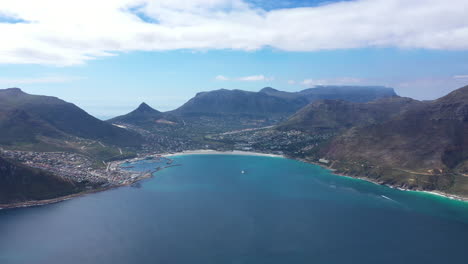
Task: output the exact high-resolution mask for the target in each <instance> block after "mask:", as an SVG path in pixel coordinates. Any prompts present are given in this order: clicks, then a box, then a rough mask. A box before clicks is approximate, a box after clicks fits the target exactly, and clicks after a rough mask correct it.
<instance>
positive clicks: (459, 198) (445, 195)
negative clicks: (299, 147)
mask: <svg viewBox="0 0 468 264" xmlns="http://www.w3.org/2000/svg"><path fill="white" fill-rule="evenodd" d="M291 159H294V160H298V161H301V162H304V163H308V164H314V165H317V166H320V167H322V168H324V169H327V170H329V171H330V172H331V173H332V174H333V175H337V176H340V177H345V178H350V179H354V180H361V181H366V182H370V183H373V184H376V185H381V186H386V187H388V188H390V189H397V190H399V191H404V192H416V193H424V194H430V195H434V196H438V197H443V198H446V199H450V200H456V201H460V202H467V203H468V197H465V196H460V195H456V194H450V193H445V192H441V191H437V190H433V191H425V190H411V189H406V188H401V187H399V186H394V185H391V184H386V183H382V182H379V181H377V180H374V179H371V178H367V177H360V176H350V175H346V174H342V173H337V172H335V170H334V169H332V168H330V167H328V166H327V165H325V164H321V163H317V162H312V161H307V160H303V159H295V158H291Z"/></svg>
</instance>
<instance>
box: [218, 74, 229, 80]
mask: <svg viewBox="0 0 468 264" xmlns="http://www.w3.org/2000/svg"><path fill="white" fill-rule="evenodd" d="M215 80H217V81H229V80H230V79H229V78H228V77H226V76H224V75H218V76H216V77H215Z"/></svg>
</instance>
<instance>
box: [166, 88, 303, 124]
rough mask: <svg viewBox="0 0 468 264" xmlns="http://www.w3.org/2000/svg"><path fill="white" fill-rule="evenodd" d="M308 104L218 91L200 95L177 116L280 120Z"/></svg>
mask: <svg viewBox="0 0 468 264" xmlns="http://www.w3.org/2000/svg"><path fill="white" fill-rule="evenodd" d="M305 104H307V101H306V100H305V99H304V98H299V97H296V98H282V97H278V96H274V95H269V94H267V93H262V92H248V91H242V90H226V89H221V90H216V91H211V92H201V93H198V94H197V95H196V96H195V97H194V98H192V99H190V100H189V101H188V102H187V103H185V104H184V105H182V106H181V107H179V108H178V109H176V110H175V111H174V112H173V113H174V114H178V115H183V116H193V115H200V114H205V115H223V114H231V115H232V114H234V115H250V116H269V117H271V116H277V115H285V114H286V115H287V114H292V113H294V112H295V111H296V110H297V109H299V108H301V107H302V106H304V105H305Z"/></svg>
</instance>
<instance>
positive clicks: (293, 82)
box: [288, 80, 296, 85]
mask: <svg viewBox="0 0 468 264" xmlns="http://www.w3.org/2000/svg"><path fill="white" fill-rule="evenodd" d="M288 84H290V85H294V84H296V81H295V80H289V81H288Z"/></svg>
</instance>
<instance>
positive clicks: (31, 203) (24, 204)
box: [0, 172, 153, 210]
mask: <svg viewBox="0 0 468 264" xmlns="http://www.w3.org/2000/svg"><path fill="white" fill-rule="evenodd" d="M152 174H153V172H144V173H142V174H141V175H140V176H139V177H137V178H135V179H134V180H133V181H131V182H127V183H124V184H118V185H111V186H106V187H102V188H96V189H90V190H87V191H81V192H77V193H72V194H69V195H65V196H60V197H56V198H51V199H45V200H33V201H25V202H18V203H11V204H0V210H4V209H15V208H26V207H36V206H43V205H48V204H55V203H60V202H64V201H68V200H71V199H74V198H78V197H82V196H86V195H89V194H94V193H98V192H104V191H109V190H112V189H117V188H120V187H125V186H130V185H132V184H134V183H136V182H139V181H142V180H145V179H149V178H151V177H152Z"/></svg>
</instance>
